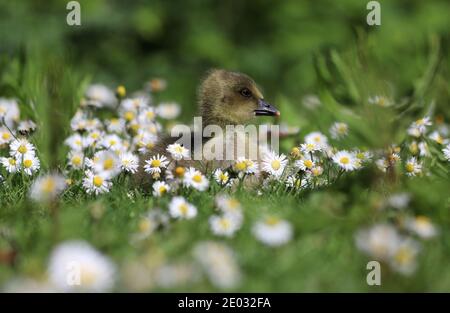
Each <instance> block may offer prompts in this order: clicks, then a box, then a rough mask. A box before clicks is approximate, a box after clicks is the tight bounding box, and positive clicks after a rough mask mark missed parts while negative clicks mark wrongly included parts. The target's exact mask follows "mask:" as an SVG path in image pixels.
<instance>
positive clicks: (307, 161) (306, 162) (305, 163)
mask: <svg viewBox="0 0 450 313" xmlns="http://www.w3.org/2000/svg"><path fill="white" fill-rule="evenodd" d="M303 164H304V165H305V166H306V167H307V168H311V167H313V162H312V161H311V160H305V161H303Z"/></svg>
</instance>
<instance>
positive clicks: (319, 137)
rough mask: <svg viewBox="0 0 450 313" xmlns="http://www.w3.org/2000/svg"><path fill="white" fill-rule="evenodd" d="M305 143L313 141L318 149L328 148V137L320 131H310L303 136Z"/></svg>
mask: <svg viewBox="0 0 450 313" xmlns="http://www.w3.org/2000/svg"><path fill="white" fill-rule="evenodd" d="M305 143H307V144H308V143H314V144H316V145H317V146H318V147H319V148H320V149H327V148H328V138H327V137H326V136H325V135H324V134H322V133H321V132H312V133H309V134H308V135H306V136H305Z"/></svg>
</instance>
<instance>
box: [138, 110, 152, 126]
mask: <svg viewBox="0 0 450 313" xmlns="http://www.w3.org/2000/svg"><path fill="white" fill-rule="evenodd" d="M155 118H156V112H155V109H154V108H153V107H148V108H146V109H144V110H142V112H140V113H139V116H138V121H139V123H141V124H148V123H152V122H153V121H154V120H155Z"/></svg>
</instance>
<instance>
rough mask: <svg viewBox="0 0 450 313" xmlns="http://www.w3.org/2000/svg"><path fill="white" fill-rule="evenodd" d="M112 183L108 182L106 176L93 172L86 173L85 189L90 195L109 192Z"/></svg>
mask: <svg viewBox="0 0 450 313" xmlns="http://www.w3.org/2000/svg"><path fill="white" fill-rule="evenodd" d="M111 186H112V183H111V182H109V181H108V180H107V176H106V175H104V174H95V173H93V172H92V171H86V177H85V178H84V179H83V187H84V188H85V189H86V192H87V193H88V194H94V195H96V196H97V195H99V194H102V193H106V192H109V189H110V188H111Z"/></svg>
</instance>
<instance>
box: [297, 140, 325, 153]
mask: <svg viewBox="0 0 450 313" xmlns="http://www.w3.org/2000/svg"><path fill="white" fill-rule="evenodd" d="M300 150H301V152H303V153H312V152H314V151H320V150H321V147H320V146H319V145H318V144H316V143H314V142H310V143H302V144H301V145H300ZM297 155H298V156H300V153H298V154H297Z"/></svg>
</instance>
